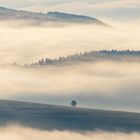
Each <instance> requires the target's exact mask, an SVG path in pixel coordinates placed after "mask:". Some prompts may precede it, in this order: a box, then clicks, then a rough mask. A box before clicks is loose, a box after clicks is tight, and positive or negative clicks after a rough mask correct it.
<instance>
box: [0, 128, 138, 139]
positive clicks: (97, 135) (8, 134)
mask: <svg viewBox="0 0 140 140" xmlns="http://www.w3.org/2000/svg"><path fill="white" fill-rule="evenodd" d="M0 139H4V140H9V139H11V140H25V139H26V140H38V139H43V140H56V139H57V140H61V139H66V140H77V139H80V140H91V139H93V140H107V139H113V140H138V139H140V134H139V133H130V134H128V133H117V132H112V133H111V132H103V131H97V132H84V133H78V132H69V131H55V130H54V131H43V130H37V129H31V128H26V127H22V126H7V127H1V128H0Z"/></svg>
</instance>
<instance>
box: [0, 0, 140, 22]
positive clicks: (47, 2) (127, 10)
mask: <svg viewBox="0 0 140 140" xmlns="http://www.w3.org/2000/svg"><path fill="white" fill-rule="evenodd" d="M0 5H1V6H5V7H9V8H17V9H25V10H32V11H42V12H47V11H55V10H56V11H65V12H71V13H78V14H86V15H90V16H96V17H100V18H106V17H108V18H115V19H129V20H130V19H137V18H139V16H140V1H139V0H0Z"/></svg>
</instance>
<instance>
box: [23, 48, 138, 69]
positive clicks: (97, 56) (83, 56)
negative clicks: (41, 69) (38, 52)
mask: <svg viewBox="0 0 140 140" xmlns="http://www.w3.org/2000/svg"><path fill="white" fill-rule="evenodd" d="M105 60H111V61H129V62H131V61H132V62H134V61H136V62H140V50H139V51H133V50H101V51H90V52H84V53H75V54H73V55H68V56H66V57H59V58H56V59H51V58H45V59H44V58H42V59H40V60H39V61H38V62H36V63H32V64H29V65H27V64H25V66H30V67H34V66H47V65H59V64H73V63H76V62H91V61H105Z"/></svg>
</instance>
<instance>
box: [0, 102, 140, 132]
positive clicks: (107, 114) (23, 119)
mask: <svg viewBox="0 0 140 140" xmlns="http://www.w3.org/2000/svg"><path fill="white" fill-rule="evenodd" d="M8 123H20V124H22V125H26V126H29V127H33V128H39V129H45V130H54V129H57V130H76V131H82V130H84V131H85V130H87V131H93V130H96V129H101V130H109V131H125V132H130V131H140V114H138V113H129V112H118V111H105V110H96V109H86V108H72V107H66V106H54V105H46V104H37V103H28V102H17V101H6V100H0V125H2V126H3V125H7V124H8Z"/></svg>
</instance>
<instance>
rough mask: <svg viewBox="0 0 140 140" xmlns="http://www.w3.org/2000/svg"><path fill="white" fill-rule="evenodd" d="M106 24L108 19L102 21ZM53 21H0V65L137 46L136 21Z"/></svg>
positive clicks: (139, 32)
mask: <svg viewBox="0 0 140 140" xmlns="http://www.w3.org/2000/svg"><path fill="white" fill-rule="evenodd" d="M106 22H107V23H108V21H106ZM108 24H110V25H111V26H112V28H111V27H103V26H96V25H95V24H93V25H92V24H88V25H80V24H79V25H78V24H66V25H65V24H59V23H58V24H57V23H56V25H51V24H50V25H44V26H41V25H34V24H30V26H29V25H28V24H26V23H24V22H21V23H20V21H7V22H6V21H5V22H2V21H1V22H0V36H1V38H0V59H1V60H2V61H1V62H0V64H5V63H6V64H9V63H13V62H17V63H20V64H21V63H22V64H23V63H31V62H36V61H37V60H39V59H40V58H42V57H43V58H45V57H50V58H57V57H59V56H67V55H71V54H73V53H79V52H84V51H91V50H101V49H119V50H124V49H132V50H133V49H134V50H138V49H140V47H139V44H140V40H139V35H140V28H139V22H134V23H129V22H125V23H122V24H121V23H119V24H117V23H113V22H110V21H109V23H108Z"/></svg>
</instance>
